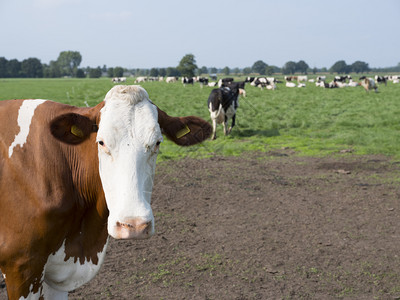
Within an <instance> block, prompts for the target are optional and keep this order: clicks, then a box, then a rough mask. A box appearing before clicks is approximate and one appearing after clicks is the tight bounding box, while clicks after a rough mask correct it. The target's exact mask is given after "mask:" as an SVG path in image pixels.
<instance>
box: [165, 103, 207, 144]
mask: <svg viewBox="0 0 400 300" xmlns="http://www.w3.org/2000/svg"><path fill="white" fill-rule="evenodd" d="M157 111H158V123H159V124H160V127H161V131H162V133H164V134H165V135H166V136H167V138H168V139H170V140H172V141H173V142H174V143H175V144H177V145H180V146H191V145H195V144H198V143H201V142H202V141H204V140H206V139H208V138H209V137H210V136H211V132H212V127H211V125H210V124H209V123H208V122H206V121H204V120H203V119H201V118H199V117H195V116H189V117H171V116H168V115H167V114H166V113H165V112H164V111H162V110H161V109H159V108H158V107H157Z"/></svg>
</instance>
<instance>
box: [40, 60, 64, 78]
mask: <svg viewBox="0 0 400 300" xmlns="http://www.w3.org/2000/svg"><path fill="white" fill-rule="evenodd" d="M43 76H44V77H48V78H56V77H61V70H60V67H59V66H58V64H57V62H56V61H54V60H52V61H50V65H44V67H43Z"/></svg>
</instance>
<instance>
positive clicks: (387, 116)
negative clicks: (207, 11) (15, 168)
mask: <svg viewBox="0 0 400 300" xmlns="http://www.w3.org/2000/svg"><path fill="white" fill-rule="evenodd" d="M355 77H358V76H355ZM309 78H312V76H309ZM126 84H133V79H128V81H127V83H126ZM112 86H113V84H112V83H111V81H110V79H106V78H104V79H1V80H0V100H5V99H16V98H41V99H51V100H54V101H58V102H63V103H67V104H71V105H76V106H85V101H86V103H88V104H89V105H90V106H94V105H96V104H97V103H99V102H100V101H102V99H103V98H104V96H105V94H106V92H107V91H108V90H109V89H110V88H111V87H112ZM142 86H143V87H144V88H145V89H146V90H147V91H148V93H149V95H150V98H151V100H152V101H153V102H154V103H155V104H157V105H158V106H159V107H160V108H161V109H163V110H165V111H166V112H167V113H168V114H170V115H174V116H184V115H197V116H200V117H202V118H204V119H206V120H208V121H210V116H209V112H208V109H207V99H208V96H209V94H210V91H211V90H212V88H210V87H204V88H200V86H199V85H198V84H197V85H196V84H195V85H194V86H187V87H183V85H182V84H181V83H173V84H167V83H165V82H148V83H143V84H142ZM246 92H247V97H246V98H240V100H239V104H240V107H239V109H238V112H237V122H236V127H234V129H233V132H232V134H231V135H230V136H227V137H225V136H224V135H223V132H222V126H219V128H218V130H217V136H218V138H217V140H215V141H206V142H205V143H203V144H202V145H199V146H194V147H189V148H180V147H177V146H175V145H174V144H172V143H171V142H169V141H165V142H164V143H163V144H162V147H161V154H160V155H159V160H167V159H176V158H181V157H185V156H190V157H205V156H209V155H214V154H218V155H241V154H243V153H245V152H247V151H261V152H266V151H270V150H274V149H280V148H282V147H289V148H291V149H293V150H295V151H296V152H298V154H299V155H314V156H315V155H317V156H320V155H327V154H333V153H338V152H339V151H340V150H343V149H352V150H353V152H354V153H355V154H384V155H389V156H393V157H394V158H399V157H400V152H399V146H400V136H399V130H400V122H399V119H400V103H399V102H400V84H397V85H396V84H393V83H392V82H389V83H388V85H387V86H384V85H382V86H380V87H379V93H374V92H370V93H366V92H365V91H364V89H363V88H362V87H356V88H351V87H348V88H344V89H323V88H320V87H315V84H314V83H307V86H306V87H305V88H301V89H300V88H287V87H285V85H284V84H278V89H277V90H275V91H270V90H260V89H258V88H255V87H252V86H250V85H247V86H246Z"/></svg>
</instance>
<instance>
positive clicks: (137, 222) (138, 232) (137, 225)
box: [113, 218, 154, 239]
mask: <svg viewBox="0 0 400 300" xmlns="http://www.w3.org/2000/svg"><path fill="white" fill-rule="evenodd" d="M114 229H115V230H114V234H115V235H113V237H114V238H116V239H147V238H149V237H151V236H152V235H153V234H154V230H153V222H152V221H148V220H145V219H142V218H133V219H128V220H124V222H119V221H117V222H116V223H115V228H114Z"/></svg>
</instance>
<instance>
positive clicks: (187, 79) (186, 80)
mask: <svg viewBox="0 0 400 300" xmlns="http://www.w3.org/2000/svg"><path fill="white" fill-rule="evenodd" d="M182 83H183V86H186V85H187V84H191V85H193V83H194V80H193V77H182Z"/></svg>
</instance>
